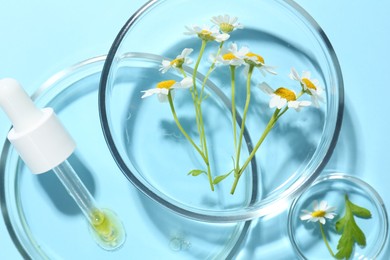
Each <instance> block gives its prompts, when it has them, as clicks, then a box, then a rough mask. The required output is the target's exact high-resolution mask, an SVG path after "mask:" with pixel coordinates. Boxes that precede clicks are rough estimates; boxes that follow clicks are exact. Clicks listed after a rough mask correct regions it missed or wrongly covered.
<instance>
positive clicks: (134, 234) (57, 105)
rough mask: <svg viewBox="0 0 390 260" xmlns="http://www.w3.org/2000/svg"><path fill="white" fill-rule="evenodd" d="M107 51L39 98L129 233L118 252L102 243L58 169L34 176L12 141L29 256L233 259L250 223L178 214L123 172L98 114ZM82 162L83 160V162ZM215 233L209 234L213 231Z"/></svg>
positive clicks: (6, 191)
mask: <svg viewBox="0 0 390 260" xmlns="http://www.w3.org/2000/svg"><path fill="white" fill-rule="evenodd" d="M105 58H106V57H105V56H100V57H96V58H91V59H88V60H85V61H83V62H80V63H78V64H76V65H74V66H72V67H70V68H68V69H65V70H63V71H61V72H59V73H57V74H55V75H54V76H52V77H51V78H50V79H48V80H47V81H46V82H45V83H44V84H43V85H42V86H41V87H40V88H39V90H38V91H37V92H36V93H34V95H33V98H34V99H35V103H36V104H37V106H38V107H41V108H42V107H47V106H49V107H52V108H53V109H54V111H55V112H56V114H57V115H58V117H59V118H60V120H61V121H62V123H63V124H64V125H65V127H66V128H67V129H68V130H69V132H70V133H71V135H72V136H73V137H74V139H75V140H76V143H77V145H78V148H77V152H76V155H75V156H73V155H72V157H71V158H69V161H70V162H72V165H73V167H74V168H75V169H76V172H77V173H78V174H79V177H80V179H81V180H82V181H83V182H84V184H85V185H86V187H87V188H88V189H89V191H90V192H91V194H92V195H93V196H94V198H95V199H96V201H97V202H98V203H99V205H101V206H102V207H103V208H105V207H107V208H109V209H111V210H113V211H114V212H115V213H116V214H117V215H118V217H119V219H120V220H121V221H122V222H123V225H124V228H125V230H126V234H127V238H126V241H125V243H124V244H123V245H122V247H120V248H119V249H117V250H115V251H106V250H103V249H102V248H101V247H99V246H98V245H97V243H95V241H94V238H93V236H92V234H90V231H89V225H88V223H87V221H86V220H85V218H84V216H83V215H82V213H81V211H80V210H79V208H78V207H77V205H76V204H75V203H74V201H73V200H72V198H70V196H69V195H68V194H67V192H66V190H65V188H64V187H63V186H62V184H61V183H60V180H59V179H57V178H56V176H55V175H54V174H53V173H51V172H48V173H44V174H41V175H34V174H32V173H31V172H30V171H29V170H28V168H27V167H26V166H25V165H24V163H23V162H22V161H21V160H20V158H19V156H18V154H17V153H16V151H15V150H14V149H13V147H12V146H11V145H10V143H9V142H8V141H6V142H5V143H4V145H3V146H2V147H3V148H2V152H1V162H0V172H1V174H0V202H1V207H2V214H3V216H4V220H5V223H6V227H7V229H8V231H9V234H10V236H11V238H12V241H13V242H14V244H15V246H16V247H17V249H18V250H19V252H20V254H21V256H22V257H23V259H156V258H162V259H199V258H202V259H225V258H232V257H233V256H234V255H235V254H236V253H237V252H236V251H237V250H238V248H239V245H240V243H241V241H242V240H243V238H244V237H245V234H246V232H247V230H248V228H249V224H250V222H249V221H248V222H245V223H244V222H242V223H230V224H211V223H204V222H197V221H193V220H189V219H186V218H183V217H181V216H179V215H177V214H174V213H172V212H171V211H169V210H167V209H166V208H165V207H162V206H161V205H160V204H158V203H156V202H154V201H153V200H151V199H149V198H147V197H146V196H144V195H143V194H142V193H140V192H139V191H138V190H137V189H135V188H134V187H133V185H131V184H130V183H129V182H128V181H127V180H126V178H124V177H123V175H122V174H121V172H120V170H119V169H118V168H117V166H116V164H115V162H114V161H113V159H112V157H111V154H110V152H109V149H108V148H107V145H106V142H105V141H104V136H103V133H102V130H101V127H100V120H99V113H98V109H97V108H98V104H97V102H98V85H99V80H100V75H101V71H102V68H103V64H104V61H105ZM81 162H82V163H81ZM205 234H207V235H205Z"/></svg>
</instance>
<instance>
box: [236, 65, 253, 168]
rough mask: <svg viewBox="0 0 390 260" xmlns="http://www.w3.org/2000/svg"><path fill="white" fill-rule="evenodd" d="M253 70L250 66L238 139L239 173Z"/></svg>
mask: <svg viewBox="0 0 390 260" xmlns="http://www.w3.org/2000/svg"><path fill="white" fill-rule="evenodd" d="M253 68H254V66H253V65H250V67H249V71H248V78H247V81H246V101H245V106H244V112H243V114H242V121H241V129H240V135H239V137H238V146H237V155H236V171H238V169H239V168H240V153H241V145H242V138H243V136H244V129H245V121H246V115H247V113H248V108H249V103H250V99H251V78H252V72H253ZM237 174H238V172H236V174H235V175H237Z"/></svg>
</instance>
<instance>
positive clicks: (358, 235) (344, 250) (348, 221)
mask: <svg viewBox="0 0 390 260" xmlns="http://www.w3.org/2000/svg"><path fill="white" fill-rule="evenodd" d="M354 216H356V217H361V218H370V217H371V212H370V211H369V210H368V209H366V208H363V207H360V206H358V205H356V204H353V203H352V202H351V201H350V200H349V199H348V196H347V195H345V214H344V216H343V217H342V218H340V219H339V220H338V221H337V222H336V231H337V232H339V233H341V232H342V235H341V237H340V240H339V242H338V244H337V250H338V252H337V253H336V255H335V257H336V258H337V259H344V258H346V259H348V258H349V257H350V256H351V254H352V251H353V247H354V244H355V243H357V244H358V245H360V246H365V245H366V236H365V235H364V233H363V231H362V230H361V229H360V228H359V226H358V225H357V223H356V221H355V218H354Z"/></svg>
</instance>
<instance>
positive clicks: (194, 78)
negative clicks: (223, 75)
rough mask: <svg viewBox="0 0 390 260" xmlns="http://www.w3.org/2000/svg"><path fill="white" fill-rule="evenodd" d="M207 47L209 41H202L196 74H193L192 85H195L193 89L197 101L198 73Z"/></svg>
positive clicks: (195, 69) (196, 64)
mask: <svg viewBox="0 0 390 260" xmlns="http://www.w3.org/2000/svg"><path fill="white" fill-rule="evenodd" d="M206 45H207V41H205V40H202V46H201V47H200V51H199V56H198V59H197V60H196V63H195V67H194V72H193V73H192V83H193V85H194V86H193V88H194V92H195V96H196V98H197V99H198V91H197V89H196V74H197V73H198V67H199V64H200V61H201V59H202V56H203V54H204V50H205V49H206Z"/></svg>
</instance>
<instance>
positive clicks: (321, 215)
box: [300, 200, 336, 225]
mask: <svg viewBox="0 0 390 260" xmlns="http://www.w3.org/2000/svg"><path fill="white" fill-rule="evenodd" d="M335 210H336V207H329V205H328V202H326V201H324V200H323V201H321V202H320V204H318V201H316V200H315V201H314V211H308V210H302V214H301V216H300V219H301V220H307V221H308V222H318V221H319V222H320V223H321V224H322V225H324V224H325V223H326V219H333V218H334V216H335V215H336V213H334V211H335Z"/></svg>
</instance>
